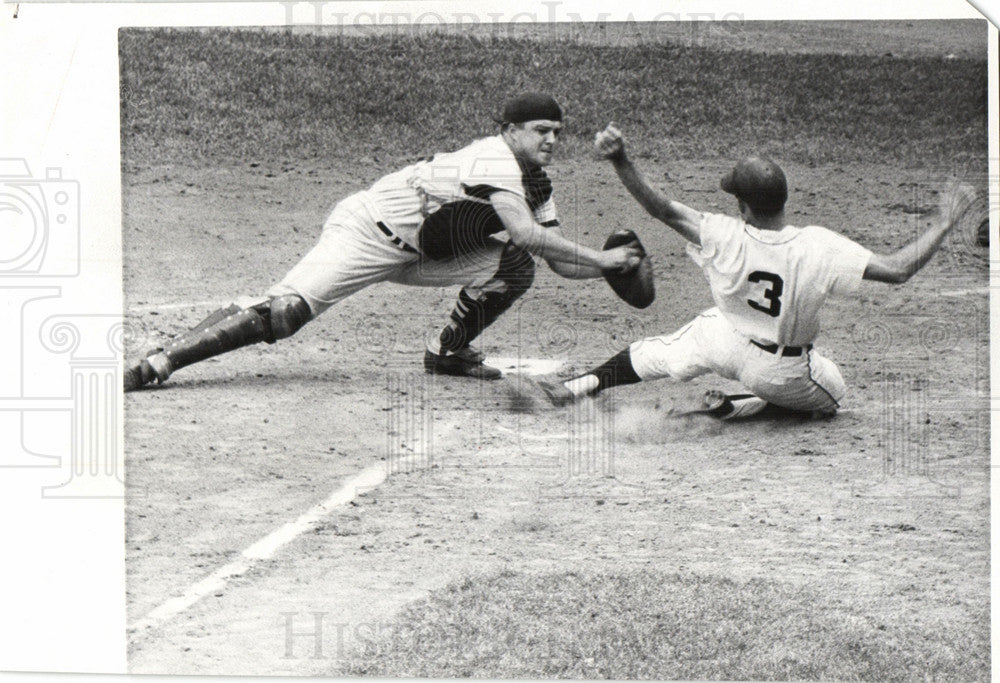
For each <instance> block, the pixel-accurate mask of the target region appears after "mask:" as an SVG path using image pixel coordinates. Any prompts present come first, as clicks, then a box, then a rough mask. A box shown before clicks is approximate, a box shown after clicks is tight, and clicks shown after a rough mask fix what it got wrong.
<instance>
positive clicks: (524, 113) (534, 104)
mask: <svg viewBox="0 0 1000 683" xmlns="http://www.w3.org/2000/svg"><path fill="white" fill-rule="evenodd" d="M537 120H546V121H562V109H560V108H559V104H558V103H557V102H556V101H555V100H554V99H552V98H551V97H549V96H548V95H544V94H542V93H540V92H526V93H521V94H520V95H518V96H517V97H513V98H511V99H509V100H507V102H506V104H504V106H503V114H502V115H501V117H500V122H501V123H524V122H525V121H537Z"/></svg>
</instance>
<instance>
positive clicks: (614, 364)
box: [563, 347, 642, 396]
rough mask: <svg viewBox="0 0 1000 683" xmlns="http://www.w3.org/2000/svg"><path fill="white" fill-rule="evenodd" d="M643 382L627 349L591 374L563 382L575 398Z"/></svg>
mask: <svg viewBox="0 0 1000 683" xmlns="http://www.w3.org/2000/svg"><path fill="white" fill-rule="evenodd" d="M641 381H642V378H641V377H639V375H637V374H636V372H635V368H634V367H632V356H631V354H630V352H629V349H628V347H626V348H624V349H622V350H621V351H620V352H618V353H617V354H615V355H614V356H612V357H611V358H609V359H607V360H606V361H604V362H603V363H602V364H601V365H598V366H597V367H596V368H594V369H593V370H591V371H590V372H588V373H586V374H584V375H580V376H579V377H574V378H573V379H571V380H568V381H566V382H563V386H565V387H566V388H567V389H569V390H570V391H571V392H573V395H574V396H590V395H592V394H596V393H597V392H599V391H604V390H605V389H610V388H611V387H616V386H619V385H622V384H636V383H637V382H641Z"/></svg>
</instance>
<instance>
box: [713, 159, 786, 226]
mask: <svg viewBox="0 0 1000 683" xmlns="http://www.w3.org/2000/svg"><path fill="white" fill-rule="evenodd" d="M721 185H722V189H723V190H725V191H726V192H728V193H729V194H732V195H736V196H737V197H739V198H740V199H742V200H743V201H745V202H746V203H747V204H748V205H749V206H750V208H751V209H754V210H758V211H763V212H764V213H769V214H774V213H777V212H778V211H780V210H781V209H782V208H784V206H785V200H787V199H788V182H787V181H786V180H785V173H784V171H782V170H781V167H780V166H778V164H776V163H774V162H773V161H771V160H770V159H768V158H767V157H747V158H746V159H743V160H741V161H740V162H739V163H738V164H736V166H734V167H733V170H732V171H730V172H729V173H727V174H726V175H724V176H723V177H722V183H721Z"/></svg>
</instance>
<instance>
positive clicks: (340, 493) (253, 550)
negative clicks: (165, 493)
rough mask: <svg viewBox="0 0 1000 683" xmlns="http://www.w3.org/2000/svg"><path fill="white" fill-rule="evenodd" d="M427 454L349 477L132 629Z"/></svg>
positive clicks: (216, 587) (168, 613) (161, 618)
mask: <svg viewBox="0 0 1000 683" xmlns="http://www.w3.org/2000/svg"><path fill="white" fill-rule="evenodd" d="M420 457H423V456H422V455H421V454H415V455H410V456H407V457H405V458H400V459H398V460H393V461H386V462H384V463H380V464H378V465H373V466H372V467H369V468H367V469H365V470H362V471H361V472H360V473H358V474H356V475H355V476H353V477H351V478H350V479H348V480H347V481H346V482H344V484H343V485H342V486H341V487H340V488H338V489H337V490H336V491H334V492H333V493H332V494H330V497H329V498H327V499H326V500H324V501H323V502H322V503H319V504H318V505H314V506H313V507H312V508H310V509H309V510H308V511H306V512H305V513H304V514H302V515H301V516H300V517H299V518H298V519H296V520H295V521H294V522H289V523H287V524H285V525H284V526H281V527H279V528H277V529H275V530H274V531H272V532H271V533H269V534H268V535H267V536H265V537H263V538H262V539H260V540H259V541H257V542H256V543H254V544H253V545H251V546H250V547H248V548H247V549H246V550H244V551H243V552H242V553H240V556H239V557H238V558H236V559H235V560H233V561H232V562H230V563H228V564H226V565H224V566H222V567H220V568H219V569H216V570H215V571H214V572H212V573H211V574H209V575H208V576H206V577H205V578H204V579H202V580H201V581H198V582H197V583H195V584H193V585H192V586H191V587H190V588H188V589H187V590H186V591H184V593H183V594H182V595H179V596H177V597H175V598H170V599H169V600H167V601H166V602H164V603H162V604H161V605H159V606H158V607H156V608H154V609H153V610H152V611H151V612H149V614H147V615H146V616H144V617H143V618H142V619H139V620H138V621H137V622H135V624H133V625H132V626H131V628H130V630H133V631H141V630H145V629H149V628H154V627H156V626H160V625H161V624H163V623H164V622H166V621H167V620H168V619H170V618H172V617H175V616H177V615H178V614H180V613H181V612H183V611H184V610H186V609H188V608H189V607H191V606H192V605H194V604H195V603H196V602H198V601H199V600H201V599H202V598H204V597H205V596H207V595H209V594H210V593H217V592H219V591H220V590H222V589H223V588H225V586H226V583H227V582H228V581H229V580H230V579H233V578H236V577H238V576H242V575H243V574H246V573H247V572H248V571H249V570H250V568H251V567H252V566H253V565H254V563H255V562H259V561H262V560H267V559H270V558H271V557H273V556H274V554H275V553H276V552H277V551H278V550H279V549H280V548H281V547H282V546H284V545H287V544H288V543H289V542H291V541H293V540H294V539H296V538H298V537H299V536H301V535H302V534H303V533H305V532H307V531H311V530H313V529H314V528H316V524H317V522H319V521H320V520H321V519H323V517H325V516H326V515H327V514H329V513H330V512H331V511H332V510H333V509H334V508H337V507H340V506H342V505H347V504H348V503H350V502H351V501H352V500H354V499H355V498H356V497H357V496H358V494H359V493H361V492H364V491H369V490H371V489H373V488H375V487H376V486H379V485H381V484H382V483H383V482H385V480H386V479H387V478H388V477H389V471H390V469H391V470H393V471H403V472H406V471H409V470H408V468H409V465H410V464H412V463H413V461H414V460H416V459H418V458H420Z"/></svg>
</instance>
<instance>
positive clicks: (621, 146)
mask: <svg viewBox="0 0 1000 683" xmlns="http://www.w3.org/2000/svg"><path fill="white" fill-rule="evenodd" d="M594 149H596V150H597V156H599V157H600V158H601V159H609V160H611V161H620V160H622V159H624V158H625V138H624V137H622V132H621V131H620V130H618V128H617V127H616V126H615V124H613V123H609V124H608V126H607V128H605V129H604V130H602V131H601V132H600V133H598V134H597V135H596V136H594Z"/></svg>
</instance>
